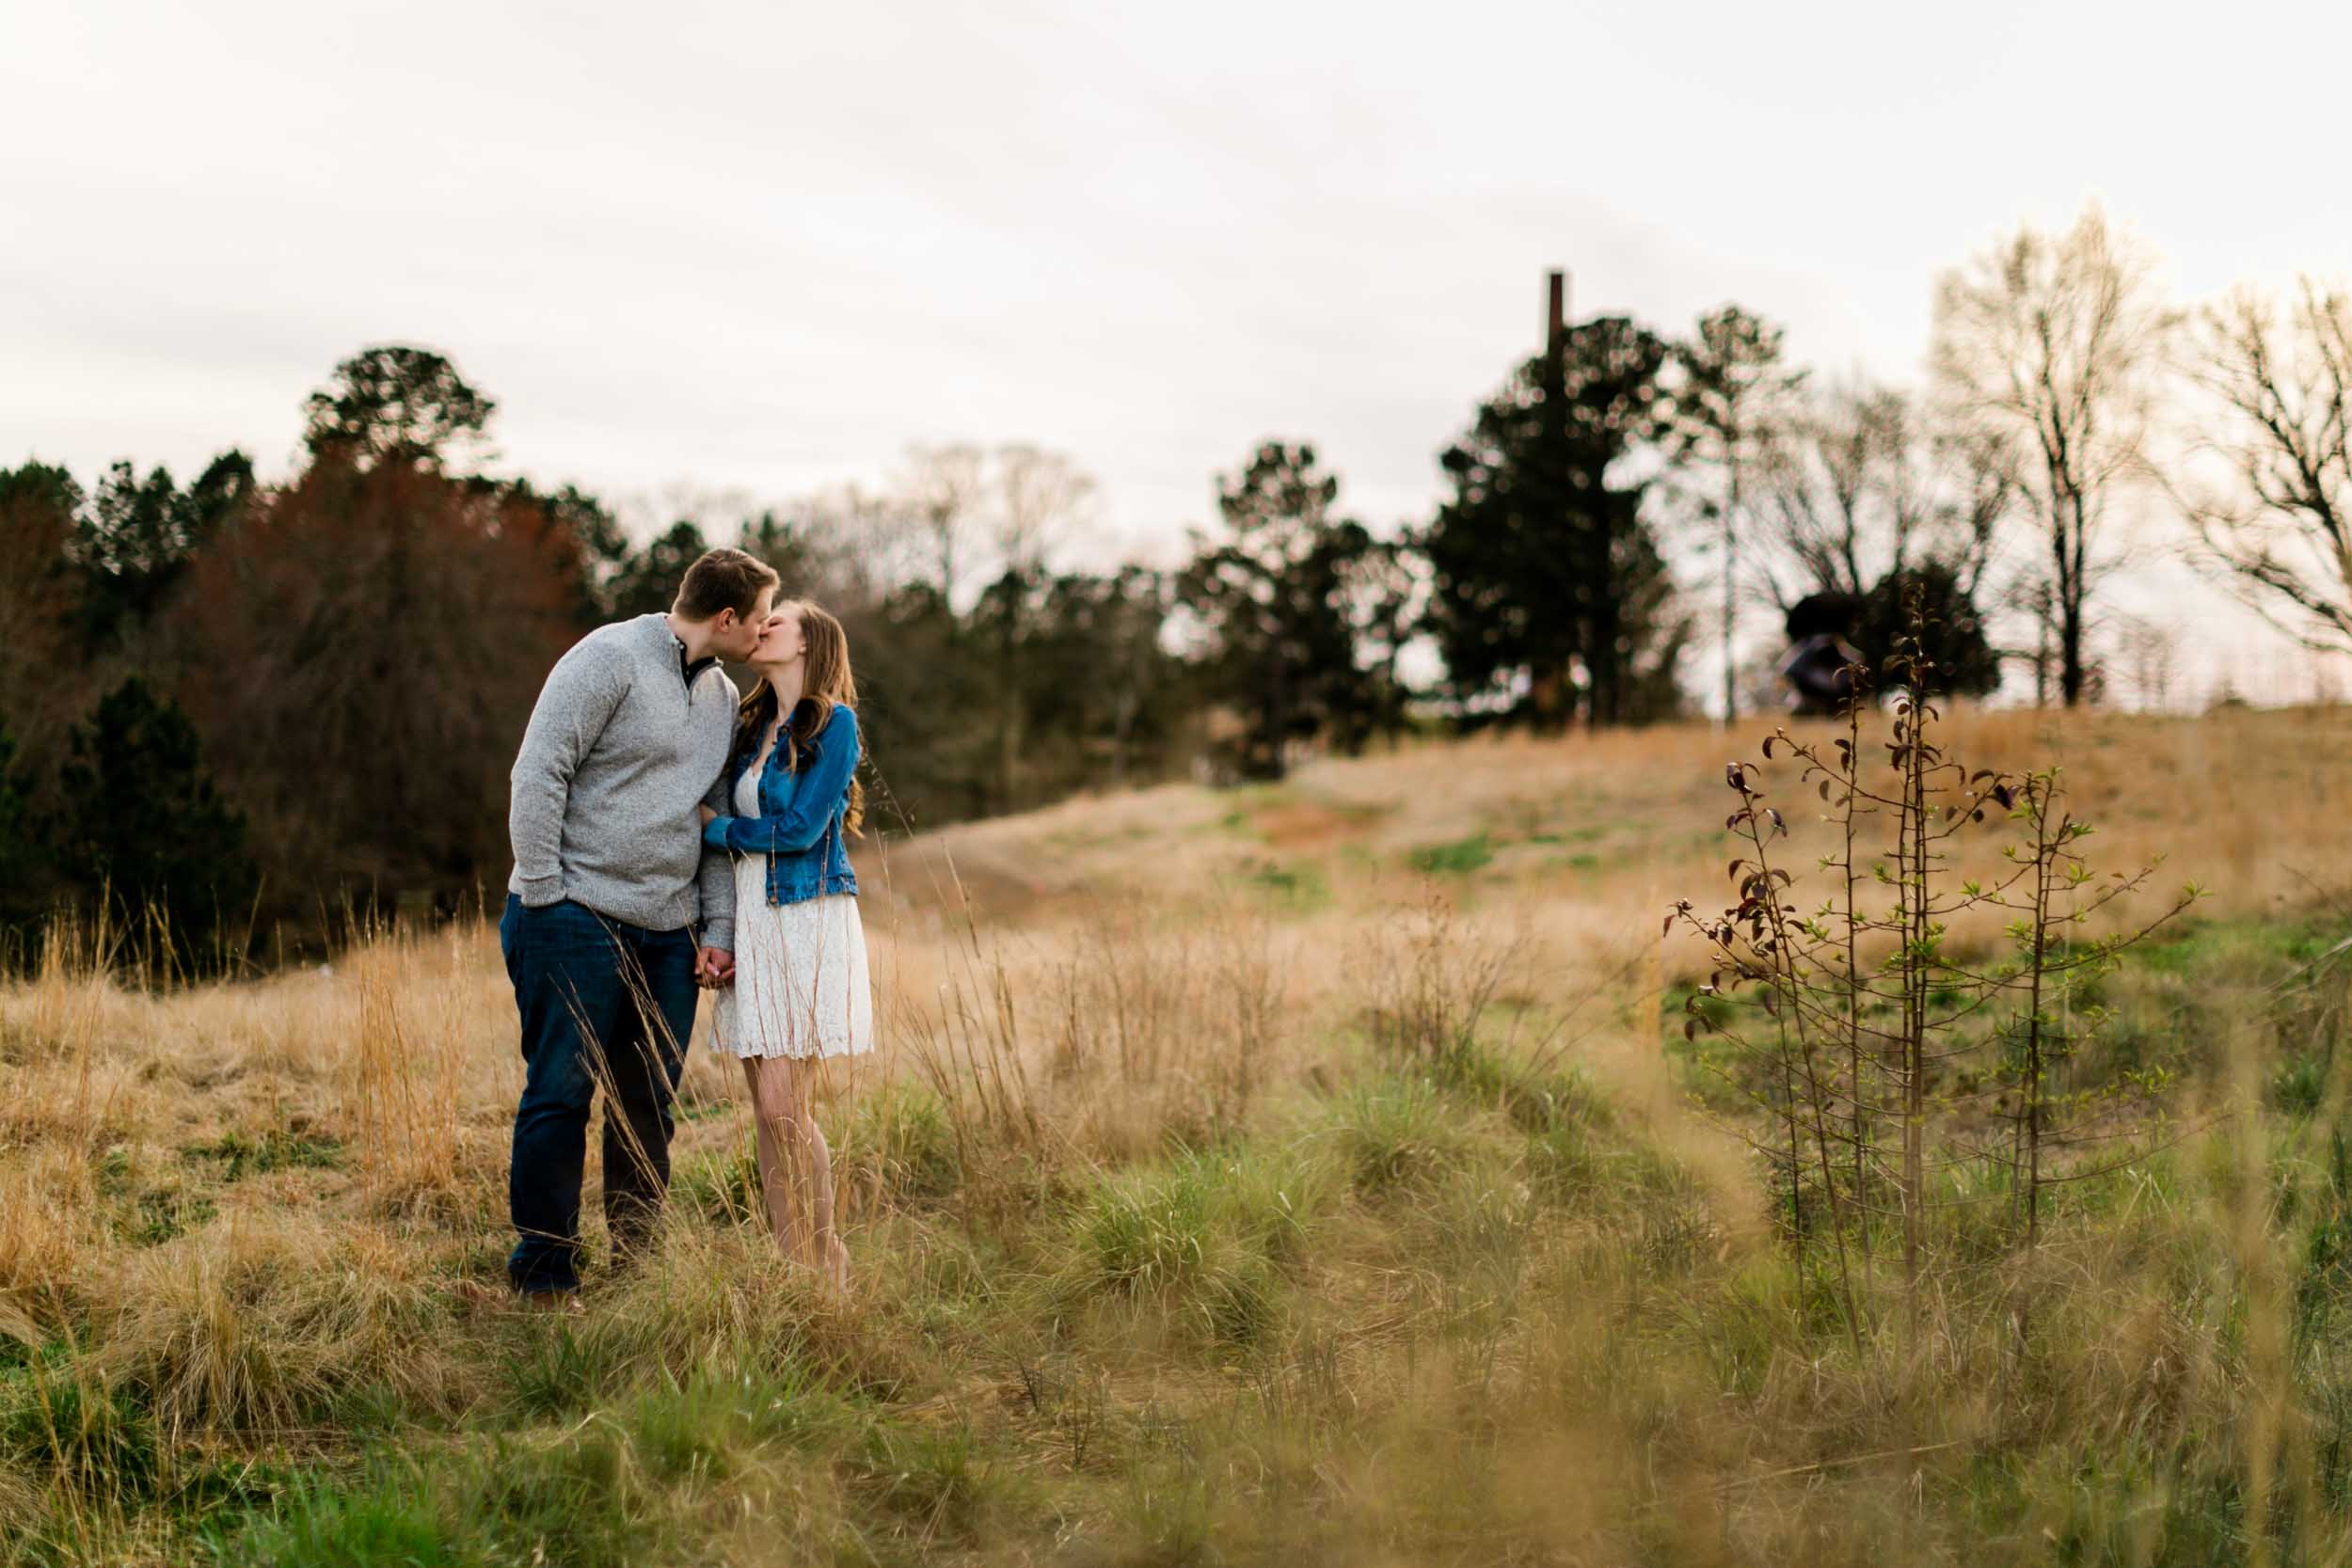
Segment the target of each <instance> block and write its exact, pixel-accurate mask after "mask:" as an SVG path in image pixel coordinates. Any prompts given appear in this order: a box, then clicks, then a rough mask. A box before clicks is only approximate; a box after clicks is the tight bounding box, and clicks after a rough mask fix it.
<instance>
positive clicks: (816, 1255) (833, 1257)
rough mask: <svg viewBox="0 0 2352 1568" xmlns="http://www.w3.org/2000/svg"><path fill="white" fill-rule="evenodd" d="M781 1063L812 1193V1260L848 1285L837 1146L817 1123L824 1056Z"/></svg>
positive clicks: (801, 1168)
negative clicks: (837, 1219) (838, 1223)
mask: <svg viewBox="0 0 2352 1568" xmlns="http://www.w3.org/2000/svg"><path fill="white" fill-rule="evenodd" d="M778 1065H779V1066H781V1067H783V1068H784V1069H785V1071H786V1074H787V1081H788V1082H789V1083H790V1085H791V1098H792V1103H793V1105H794V1106H795V1107H796V1115H795V1117H794V1118H793V1126H794V1128H795V1130H796V1132H798V1134H799V1137H800V1148H799V1151H798V1163H799V1174H800V1175H801V1176H802V1177H803V1178H804V1180H805V1182H806V1191H807V1193H808V1217H809V1231H808V1234H809V1240H810V1243H811V1248H810V1251H809V1254H808V1261H809V1263H810V1265H811V1266H812V1267H814V1268H816V1269H818V1271H819V1272H821V1273H822V1274H823V1275H825V1277H826V1278H827V1279H830V1280H831V1281H833V1283H834V1284H835V1285H839V1286H846V1285H848V1284H849V1282H850V1249H849V1247H848V1246H847V1245H845V1244H844V1243H843V1242H842V1240H841V1234H840V1231H839V1229H838V1228H837V1227H835V1226H834V1201H833V1149H832V1148H831V1147H830V1146H829V1145H827V1144H826V1142H825V1132H824V1129H822V1128H820V1127H818V1125H817V1116H816V1103H817V1082H818V1076H819V1075H820V1074H822V1073H823V1072H824V1070H825V1063H824V1060H823V1058H821V1057H813V1058H811V1059H809V1060H807V1061H786V1062H782V1063H779V1064H778Z"/></svg>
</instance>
